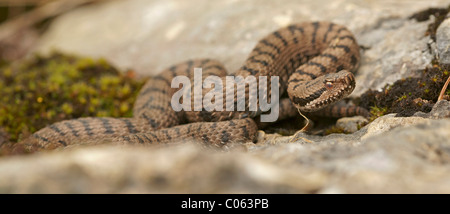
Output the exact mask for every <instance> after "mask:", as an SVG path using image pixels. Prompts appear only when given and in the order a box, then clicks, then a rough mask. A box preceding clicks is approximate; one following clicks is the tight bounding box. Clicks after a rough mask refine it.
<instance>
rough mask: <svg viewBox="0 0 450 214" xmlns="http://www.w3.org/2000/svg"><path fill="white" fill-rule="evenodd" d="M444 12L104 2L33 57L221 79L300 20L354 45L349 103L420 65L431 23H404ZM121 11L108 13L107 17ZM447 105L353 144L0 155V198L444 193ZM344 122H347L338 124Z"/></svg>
mask: <svg viewBox="0 0 450 214" xmlns="http://www.w3.org/2000/svg"><path fill="white" fill-rule="evenodd" d="M446 4H448V2H446V1H439V0H432V1H417V2H414V3H412V2H411V1H409V0H401V1H395V2H394V1H393V2H386V1H375V0H374V1H364V3H361V2H360V1H357V0H350V1H343V0H338V1H333V2H325V1H323V0H318V1H312V2H311V1H293V0H292V1H283V4H280V3H279V2H275V1H257V2H256V1H252V0H251V1H207V0H193V1H189V3H187V2H185V1H181V0H180V1H162V0H157V1H151V2H150V1H144V0H130V1H110V2H106V3H103V4H94V5H88V6H86V7H84V8H81V9H78V10H75V11H73V12H71V13H69V14H66V15H63V16H61V17H59V18H58V19H57V21H56V22H54V24H52V26H51V28H50V30H49V31H48V32H47V33H46V34H45V35H44V37H43V38H42V40H41V43H40V46H39V47H37V48H36V51H48V50H50V49H52V48H57V49H62V50H65V51H69V52H75V53H80V54H83V55H91V56H102V57H105V58H107V59H108V60H109V61H111V62H113V63H116V65H117V66H119V67H121V68H133V69H135V70H137V71H138V72H140V73H141V74H145V75H152V74H155V73H157V72H158V71H159V70H161V69H162V68H164V67H167V66H169V65H171V64H173V63H175V62H178V61H182V60H185V59H188V58H193V57H213V58H217V59H219V60H221V61H222V62H224V64H225V66H226V67H227V68H229V69H230V71H233V70H236V69H237V68H238V67H239V65H240V64H241V63H242V62H243V61H244V59H245V57H246V55H247V54H248V52H249V51H250V50H251V48H252V47H253V45H254V44H255V42H256V41H257V40H258V39H259V38H260V37H262V36H264V35H265V34H267V33H269V32H270V31H272V30H275V29H277V28H279V27H280V26H283V25H286V24H289V23H293V22H299V21H309V20H332V21H334V22H337V23H340V24H344V25H347V26H348V27H349V28H350V29H351V30H352V31H354V32H355V35H356V37H357V39H358V41H359V42H360V43H361V45H363V46H365V47H367V48H369V49H366V50H364V51H362V61H361V67H360V70H359V73H360V74H359V75H358V76H357V81H358V88H357V89H355V94H358V93H360V92H361V91H363V90H364V89H366V88H373V89H375V88H379V87H381V86H383V85H384V84H385V83H386V82H393V81H395V80H396V79H398V78H402V77H405V76H410V75H412V74H413V73H414V71H415V70H417V69H419V68H420V67H421V66H424V65H425V64H427V63H428V62H429V60H430V57H431V56H430V54H429V52H428V49H427V46H426V45H427V42H428V41H429V37H427V36H424V35H423V33H424V32H425V29H426V27H427V25H428V24H429V23H430V22H431V21H432V20H430V21H429V22H420V23H417V22H415V21H413V20H408V19H407V18H406V17H408V16H409V15H411V14H412V13H414V12H417V11H419V10H423V9H426V8H428V7H430V6H434V7H438V6H440V7H442V6H447V5H446ZM118 10H119V11H121V13H117V11H118ZM449 117H450V103H449V102H448V101H445V100H443V101H440V102H439V103H437V104H436V105H435V106H434V107H433V110H432V111H431V112H430V113H421V112H419V113H416V114H415V115H414V116H413V117H409V118H403V117H395V115H386V116H383V117H380V118H378V119H376V120H375V121H373V122H371V123H369V124H368V125H366V126H364V127H363V128H362V129H360V130H358V131H356V132H354V133H353V134H331V135H327V136H317V135H309V134H306V133H298V134H297V135H296V139H295V140H293V137H292V136H280V135H278V134H263V133H259V136H258V143H256V144H253V143H247V144H244V145H240V146H236V147H231V148H233V149H231V150H230V151H215V150H210V149H205V148H202V147H199V146H198V145H197V144H193V143H186V142H183V143H182V144H175V145H172V146H159V147H153V146H147V147H143V146H142V147H137V146H136V147H131V146H111V145H97V146H91V147H83V146H77V147H72V148H67V149H65V150H62V151H52V152H42V153H39V154H32V155H24V156H4V157H0V193H450V141H449V140H448V139H450V131H449V130H450V118H449ZM344 120H346V119H344Z"/></svg>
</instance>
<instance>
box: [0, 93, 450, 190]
mask: <svg viewBox="0 0 450 214" xmlns="http://www.w3.org/2000/svg"><path fill="white" fill-rule="evenodd" d="M449 108H450V102H448V101H445V100H444V101H441V102H440V104H439V105H436V107H435V109H433V111H434V112H440V111H448V109H449ZM430 115H431V114H430ZM419 118H420V119H419ZM392 121H393V122H392ZM390 122H392V124H393V125H387V126H386V125H381V124H382V123H390ZM404 124H407V126H405V125H404ZM449 130H450V119H449V118H446V119H443V118H440V119H428V118H422V117H416V118H401V117H393V116H392V115H386V116H383V117H380V118H378V119H377V120H375V121H374V122H372V123H370V124H368V125H367V126H365V127H364V128H362V129H361V130H359V131H357V132H355V133H354V134H351V135H350V134H348V135H345V134H332V135H328V136H325V137H321V136H314V135H307V134H300V140H298V141H296V142H292V143H289V141H290V139H291V137H277V136H276V135H267V136H265V137H264V139H262V140H261V142H258V143H257V144H252V143H249V144H246V145H245V147H246V148H247V149H245V150H242V149H241V148H240V147H236V149H234V150H231V151H228V152H220V151H212V150H210V149H205V148H200V147H198V146H196V145H195V144H191V143H184V144H177V145H174V146H162V147H123V146H122V147H119V146H107V145H102V146H93V147H85V148H83V147H79V148H72V149H67V150H65V151H54V152H48V153H41V154H35V155H29V156H15V157H3V158H2V159H1V160H0V192H1V193H450V141H449V140H448V139H450V132H449Z"/></svg>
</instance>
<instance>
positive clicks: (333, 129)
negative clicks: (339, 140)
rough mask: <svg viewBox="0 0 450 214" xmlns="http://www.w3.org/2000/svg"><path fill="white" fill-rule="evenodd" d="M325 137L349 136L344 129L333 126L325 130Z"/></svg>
mask: <svg viewBox="0 0 450 214" xmlns="http://www.w3.org/2000/svg"><path fill="white" fill-rule="evenodd" d="M324 134H325V135H329V134H349V133H347V132H346V131H345V130H344V129H343V128H340V127H337V126H331V127H330V128H328V129H326V130H325V133H324Z"/></svg>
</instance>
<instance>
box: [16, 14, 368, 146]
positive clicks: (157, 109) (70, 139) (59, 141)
mask: <svg viewBox="0 0 450 214" xmlns="http://www.w3.org/2000/svg"><path fill="white" fill-rule="evenodd" d="M359 59H360V54H359V46H358V44H357V42H356V40H355V38H354V36H353V35H352V33H351V32H350V31H349V30H348V29H347V28H346V27H344V26H341V25H338V24H334V23H331V22H306V23H299V24H292V25H289V26H286V27H284V28H281V29H279V30H277V31H275V32H273V33H271V34H269V35H267V36H265V37H264V38H262V39H261V40H260V41H259V42H258V43H257V44H256V46H255V47H254V49H253V50H252V51H251V53H250V55H249V57H248V58H247V59H246V61H245V63H244V64H243V65H242V67H240V69H239V70H237V71H236V72H235V75H236V76H237V75H241V76H243V77H247V76H249V75H254V76H255V77H258V76H268V77H269V78H270V77H271V76H278V77H279V92H280V94H282V93H284V92H287V93H288V95H289V98H290V99H281V100H280V101H279V102H280V115H279V118H280V119H281V118H284V117H288V116H292V115H296V114H297V115H298V113H297V109H299V110H300V111H303V112H313V111H317V110H320V109H321V110H320V111H321V112H322V114H324V115H328V116H333V117H343V116H351V115H367V110H365V109H362V108H359V107H339V106H336V105H333V104H334V103H336V102H337V101H339V100H341V99H342V98H344V97H346V96H347V95H349V94H350V93H351V92H352V91H353V89H354V87H355V79H354V75H353V73H354V72H356V69H357V67H358V64H359ZM194 68H202V69H203V79H204V78H205V77H206V76H208V75H216V76H221V77H222V78H225V75H226V74H227V72H226V70H225V68H224V67H223V65H222V64H221V63H220V62H218V61H216V60H212V59H196V60H189V61H186V62H183V63H179V64H176V65H173V66H171V67H170V68H168V69H166V70H164V71H162V72H161V73H160V74H159V75H157V76H155V77H153V78H151V79H149V80H148V81H147V82H146V84H145V85H144V86H143V88H142V89H141V91H140V93H139V95H138V98H137V100H136V103H135V105H134V109H133V113H134V115H133V117H132V118H108V117H89V118H79V119H73V120H66V121H61V122H57V123H54V124H52V125H50V126H47V127H45V128H43V129H41V130H39V131H37V132H35V133H34V134H32V135H31V136H30V137H29V138H27V139H25V140H24V141H23V143H24V144H25V145H27V146H30V147H33V148H38V149H43V150H47V149H54V148H58V147H64V146H68V145H73V144H78V143H82V142H84V141H88V142H95V141H100V140H104V139H111V141H113V142H119V143H124V144H148V143H167V142H169V141H174V140H187V139H193V140H196V141H200V142H203V143H205V144H207V145H214V146H218V147H223V146H224V145H226V144H227V143H229V142H248V141H253V142H254V141H255V138H256V133H257V130H258V126H257V122H255V120H254V119H253V118H254V117H257V116H258V114H255V113H253V114H252V113H250V112H249V111H247V110H248V102H247V101H246V111H212V112H208V111H185V112H184V111H180V112H176V111H174V110H173V109H172V107H171V105H170V101H171V97H172V95H173V94H174V93H175V92H176V89H174V88H171V86H170V85H171V80H172V79H173V78H174V77H175V76H177V75H185V76H188V77H191V78H192V74H193V69H194ZM258 84H259V83H258ZM269 85H270V84H269ZM233 87H234V86H233ZM245 87H246V91H247V92H248V85H247V86H245ZM269 88H270V87H269ZM209 90H211V89H203V92H202V93H203V94H205V93H206V92H208V91H209ZM224 90H225V88H224ZM267 93H269V95H270V90H268V91H267ZM246 96H247V97H246V98H248V95H247V94H246ZM231 97H233V98H234V100H229V102H234V103H235V104H236V102H237V101H238V98H237V97H236V94H234V96H231ZM224 99H225V93H224ZM247 100H248V99H247ZM227 101H228V100H227ZM225 103H226V102H225ZM224 105H225V104H224ZM224 109H225V108H224Z"/></svg>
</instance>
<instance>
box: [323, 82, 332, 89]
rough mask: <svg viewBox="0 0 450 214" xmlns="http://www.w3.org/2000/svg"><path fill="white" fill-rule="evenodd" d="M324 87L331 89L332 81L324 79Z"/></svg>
mask: <svg viewBox="0 0 450 214" xmlns="http://www.w3.org/2000/svg"><path fill="white" fill-rule="evenodd" d="M325 87H326V88H327V89H331V88H333V83H332V82H330V81H326V82H325Z"/></svg>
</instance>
